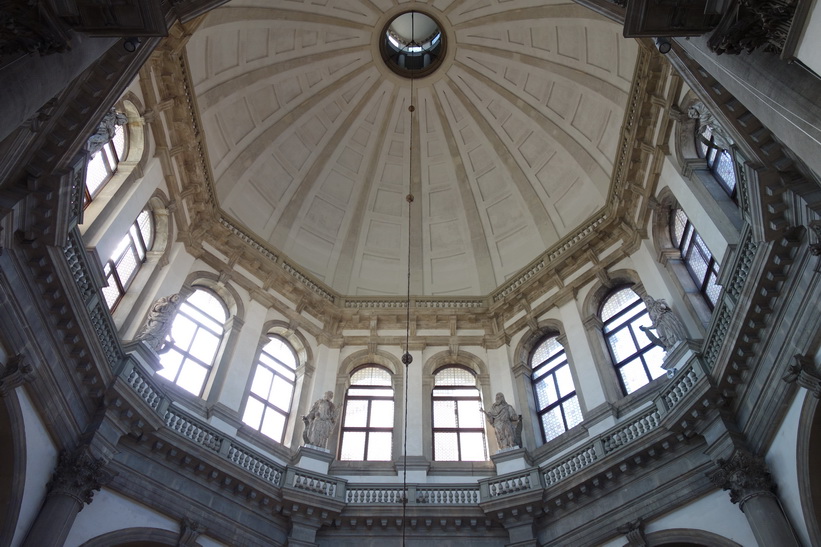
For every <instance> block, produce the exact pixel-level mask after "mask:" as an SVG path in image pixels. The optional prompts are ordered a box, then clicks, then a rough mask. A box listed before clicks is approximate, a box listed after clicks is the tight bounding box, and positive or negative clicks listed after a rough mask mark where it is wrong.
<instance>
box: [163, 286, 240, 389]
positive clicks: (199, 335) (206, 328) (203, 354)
mask: <svg viewBox="0 0 821 547" xmlns="http://www.w3.org/2000/svg"><path fill="white" fill-rule="evenodd" d="M227 319H228V313H227V312H226V308H225V304H224V303H223V302H222V301H221V300H220V299H219V298H217V297H216V296H215V295H214V294H212V293H211V292H210V291H207V290H205V289H197V290H195V291H194V293H193V294H192V295H191V296H189V297H188V298H186V299H185V301H184V302H183V303H182V304H181V305H180V308H179V310H178V311H177V315H176V316H175V317H174V322H173V323H172V326H171V337H172V338H173V341H174V343H173V345H172V346H171V348H170V349H169V350H168V351H167V352H166V353H163V354H162V355H161V356H160V363H161V364H162V366H163V369H162V370H160V371H159V372H158V373H157V374H159V375H160V376H163V377H165V378H168V379H169V380H171V381H172V382H174V383H175V384H177V385H178V386H180V387H181V388H183V389H185V390H187V391H190V392H191V393H193V394H194V395H197V396H201V395H202V390H203V388H204V387H205V381H206V379H207V378H208V373H209V372H211V368H212V367H213V366H214V360H215V359H216V357H217V352H218V351H219V347H220V342H222V335H223V333H224V331H225V321H226V320H227Z"/></svg>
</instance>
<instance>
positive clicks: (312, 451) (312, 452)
mask: <svg viewBox="0 0 821 547" xmlns="http://www.w3.org/2000/svg"><path fill="white" fill-rule="evenodd" d="M333 460H334V455H333V454H331V451H330V450H328V449H327V448H322V447H319V446H314V445H312V444H306V445H302V446H300V447H299V449H298V450H297V453H296V463H295V464H294V465H296V466H297V467H299V468H300V469H305V470H306V471H313V472H315V473H322V474H323V475H327V474H328V468H329V467H330V466H331V462H332V461H333Z"/></svg>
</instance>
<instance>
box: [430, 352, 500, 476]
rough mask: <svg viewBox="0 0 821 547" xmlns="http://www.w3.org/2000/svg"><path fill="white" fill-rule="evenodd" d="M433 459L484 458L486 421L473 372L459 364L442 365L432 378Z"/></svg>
mask: <svg viewBox="0 0 821 547" xmlns="http://www.w3.org/2000/svg"><path fill="white" fill-rule="evenodd" d="M433 385H434V387H433V393H432V397H431V398H432V402H433V412H432V415H433V459H434V460H435V461H440V462H441V461H484V460H487V440H486V439H485V420H484V415H483V413H482V412H481V409H482V398H481V395H480V393H479V389H478V388H477V387H476V375H475V374H474V373H473V371H472V370H470V369H468V368H466V367H462V366H459V365H451V366H446V367H442V368H440V369H439V370H437V371H436V372H435V373H434V381H433Z"/></svg>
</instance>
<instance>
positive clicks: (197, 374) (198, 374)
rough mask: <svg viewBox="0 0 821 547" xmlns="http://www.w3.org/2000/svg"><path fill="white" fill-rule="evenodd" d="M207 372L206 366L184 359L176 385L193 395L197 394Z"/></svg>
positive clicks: (200, 389)
mask: <svg viewBox="0 0 821 547" xmlns="http://www.w3.org/2000/svg"><path fill="white" fill-rule="evenodd" d="M207 374H208V369H207V368H205V367H203V366H202V365H200V364H199V363H197V362H195V361H192V360H190V359H186V360H185V362H184V363H183V365H182V370H180V375H179V377H178V378H177V385H178V386H180V387H181V388H183V389H185V390H187V391H190V392H191V393H193V394H194V395H199V394H200V392H201V391H202V386H203V385H204V384H205V376H206V375H207Z"/></svg>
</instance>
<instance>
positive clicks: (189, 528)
mask: <svg viewBox="0 0 821 547" xmlns="http://www.w3.org/2000/svg"><path fill="white" fill-rule="evenodd" d="M204 531H205V527H204V526H203V525H202V524H200V523H199V522H197V521H195V520H194V519H191V518H189V517H184V518H183V519H182V521H181V522H180V537H179V539H178V540H177V545H178V547H194V546H195V545H197V538H198V537H200V534H202V533H203V532H204Z"/></svg>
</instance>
